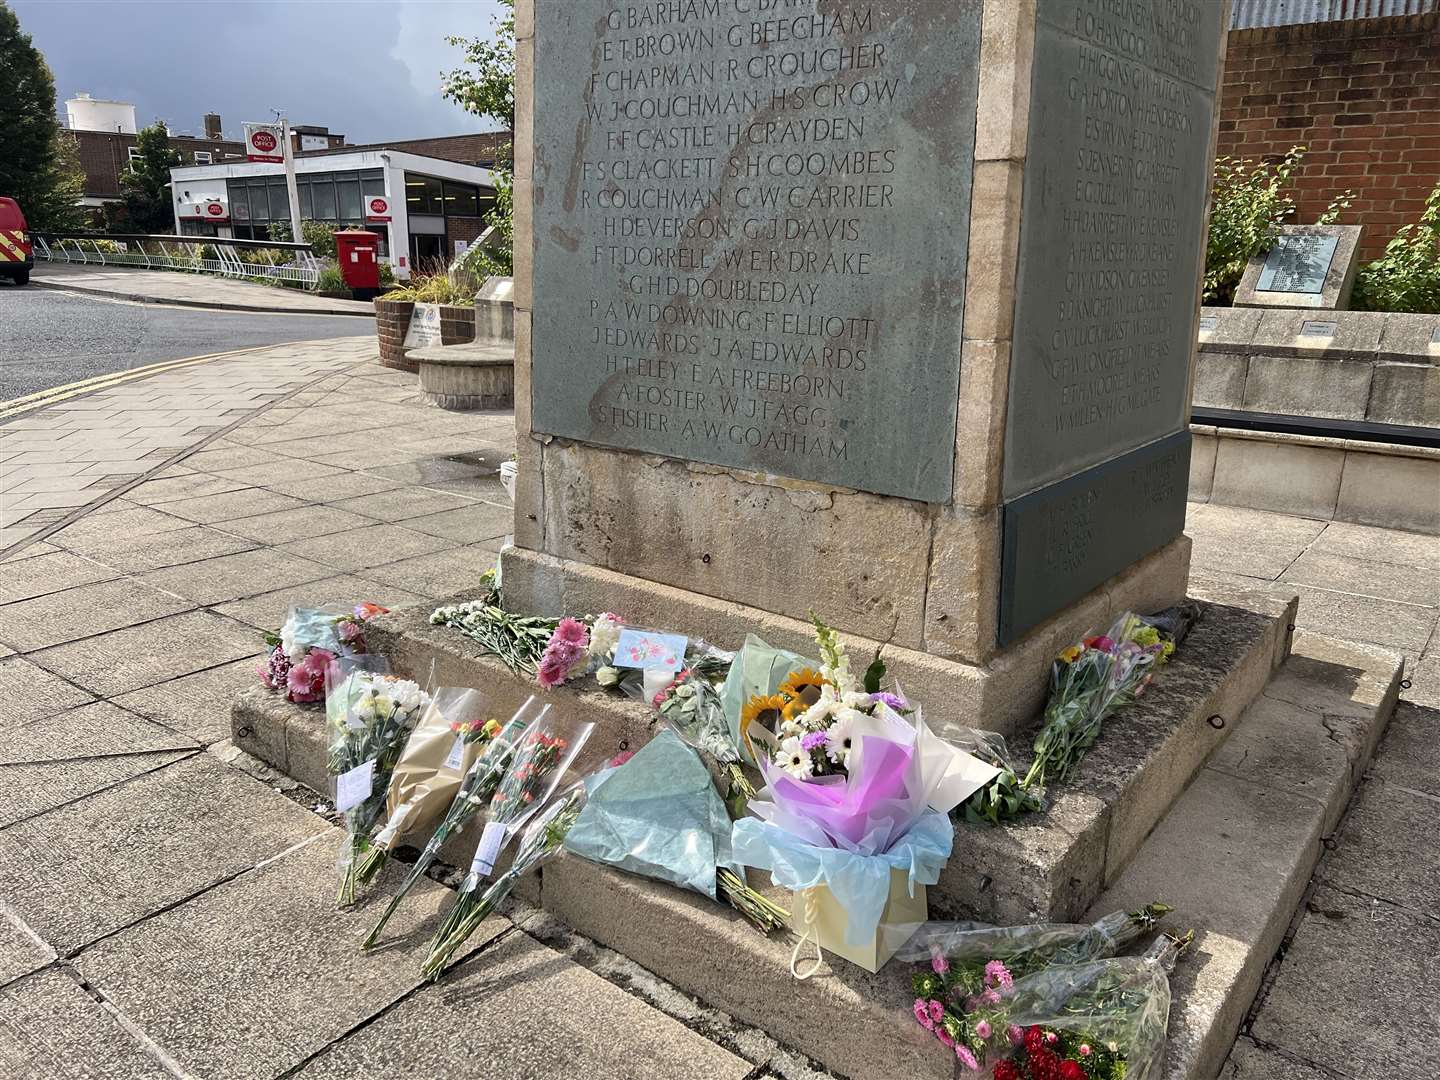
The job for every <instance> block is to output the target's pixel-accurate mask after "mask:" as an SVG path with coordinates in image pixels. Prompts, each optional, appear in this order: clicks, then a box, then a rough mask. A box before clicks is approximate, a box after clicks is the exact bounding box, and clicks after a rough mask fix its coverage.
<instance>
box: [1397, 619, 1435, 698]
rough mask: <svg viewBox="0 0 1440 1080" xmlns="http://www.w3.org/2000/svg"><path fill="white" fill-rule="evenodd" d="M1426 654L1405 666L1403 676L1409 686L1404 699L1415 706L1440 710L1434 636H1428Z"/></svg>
mask: <svg viewBox="0 0 1440 1080" xmlns="http://www.w3.org/2000/svg"><path fill="white" fill-rule="evenodd" d="M1427 652H1428V655H1426V656H1425V657H1423V658H1422V659H1420V660H1416V661H1414V662H1413V663H1411V664H1410V665H1408V666H1407V668H1406V672H1405V674H1406V677H1407V678H1408V679H1409V680H1410V686H1409V688H1408V689H1407V690H1405V692H1404V697H1405V699H1406V700H1407V701H1413V702H1414V703H1415V704H1417V705H1424V706H1426V707H1427V708H1431V709H1440V656H1436V655H1434V652H1435V635H1434V634H1431V635H1430V645H1429V646H1428V647H1427Z"/></svg>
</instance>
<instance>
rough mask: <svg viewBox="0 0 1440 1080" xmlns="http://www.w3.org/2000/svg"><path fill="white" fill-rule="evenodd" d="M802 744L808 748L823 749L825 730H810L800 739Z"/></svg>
mask: <svg viewBox="0 0 1440 1080" xmlns="http://www.w3.org/2000/svg"><path fill="white" fill-rule="evenodd" d="M800 745H801V746H802V747H803V748H804V749H806V750H821V749H823V748H824V746H825V732H823V731H810V732H807V733H806V734H805V736H804V737H803V738H801V740H800Z"/></svg>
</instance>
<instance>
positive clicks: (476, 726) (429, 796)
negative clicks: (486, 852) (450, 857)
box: [356, 686, 500, 885]
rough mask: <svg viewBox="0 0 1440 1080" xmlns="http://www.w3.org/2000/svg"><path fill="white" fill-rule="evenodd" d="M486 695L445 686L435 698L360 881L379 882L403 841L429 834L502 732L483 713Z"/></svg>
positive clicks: (399, 767)
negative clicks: (391, 855)
mask: <svg viewBox="0 0 1440 1080" xmlns="http://www.w3.org/2000/svg"><path fill="white" fill-rule="evenodd" d="M482 710H483V701H482V700H481V697H480V691H478V690H470V689H465V688H462V687H455V686H444V687H441V688H440V689H438V690H436V691H434V693H433V694H431V700H430V706H429V708H427V709H426V710H425V713H424V715H423V716H422V717H421V718H420V722H419V723H418V724H417V725H416V726H415V730H414V732H412V733H411V735H410V738H409V739H408V740H407V741H406V743H405V749H404V750H403V751H402V752H401V754H400V760H399V761H398V762H397V763H396V765H395V770H394V773H393V774H392V776H391V778H390V790H389V792H388V794H387V796H386V820H385V827H384V828H383V829H381V830H380V831H379V832H378V833H376V835H375V840H374V842H373V843H372V844H371V845H370V850H369V851H367V852H366V853H365V856H364V858H363V859H361V860H360V865H359V868H358V869H357V872H356V878H357V880H358V881H359V883H360V884H361V885H368V884H369V883H370V882H371V881H372V880H374V878H375V875H377V874H378V873H379V872H380V870H381V869H382V868H383V867H384V865H385V861H386V860H387V859H388V858H389V856H390V851H391V849H392V848H393V847H394V846H395V845H397V844H398V843H399V842H400V841H401V840H402V839H405V838H407V837H409V836H414V835H415V834H417V833H423V832H429V831H430V830H431V829H433V828H434V827H435V824H436V823H437V822H438V821H439V819H440V817H441V815H443V814H444V813H445V810H446V808H447V807H449V806H450V804H451V802H452V800H453V799H454V797H455V793H456V791H457V790H459V788H460V784H461V781H462V780H463V779H464V777H465V775H466V773H467V772H468V771H469V768H470V765H471V764H472V763H473V762H474V761H475V759H476V758H477V757H478V756H479V755H480V753H481V752H482V751H483V749H484V748H485V747H486V746H487V745H489V743H490V741H491V740H492V739H494V737H495V736H496V735H498V734H499V733H500V721H498V720H491V719H486V718H485V716H484V715H483V711H482Z"/></svg>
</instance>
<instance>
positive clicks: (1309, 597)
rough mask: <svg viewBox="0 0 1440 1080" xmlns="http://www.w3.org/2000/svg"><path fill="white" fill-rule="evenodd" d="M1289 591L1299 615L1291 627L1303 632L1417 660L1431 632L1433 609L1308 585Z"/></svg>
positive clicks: (1434, 618) (1435, 613) (1433, 620)
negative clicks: (1297, 602)
mask: <svg viewBox="0 0 1440 1080" xmlns="http://www.w3.org/2000/svg"><path fill="white" fill-rule="evenodd" d="M1293 588H1294V589H1295V591H1296V592H1298V593H1299V594H1300V612H1299V615H1298V617H1297V618H1296V620H1295V625H1296V626H1298V627H1300V628H1301V629H1304V630H1314V631H1316V632H1317V633H1321V634H1326V635H1329V636H1330V637H1337V638H1345V639H1346V640H1349V641H1371V642H1374V643H1375V644H1377V645H1388V646H1390V647H1391V648H1395V649H1399V650H1401V651H1403V652H1405V653H1406V654H1407V655H1409V656H1419V655H1420V651H1421V650H1422V649H1424V648H1425V643H1426V642H1428V641H1429V640H1430V634H1431V633H1432V632H1433V631H1434V629H1435V623H1436V616H1437V611H1436V609H1435V608H1431V607H1420V606H1418V605H1415V604H1402V603H1397V602H1396V601H1394V600H1380V599H1377V598H1375V597H1373V596H1356V595H1353V594H1351V593H1343V592H1332V591H1330V590H1329V589H1316V588H1312V587H1311V586H1309V585H1295V586H1293Z"/></svg>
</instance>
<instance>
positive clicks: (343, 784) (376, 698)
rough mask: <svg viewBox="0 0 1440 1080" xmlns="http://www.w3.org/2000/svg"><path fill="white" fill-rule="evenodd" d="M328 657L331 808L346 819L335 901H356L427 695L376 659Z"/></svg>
mask: <svg viewBox="0 0 1440 1080" xmlns="http://www.w3.org/2000/svg"><path fill="white" fill-rule="evenodd" d="M359 659H360V660H362V661H366V663H365V664H364V665H363V666H362V664H361V663H360V662H359V661H355V662H349V663H347V662H346V661H344V660H336V661H332V662H331V664H330V666H329V672H330V674H329V679H328V682H329V687H328V690H327V693H326V696H325V716H326V728H327V731H328V743H329V752H328V755H327V765H328V767H329V771H330V774H331V776H333V777H334V778H335V809H336V810H337V811H338V812H339V813H340V814H341V815H342V817H343V818H344V820H345V832H346V839H345V846H344V849H343V851H342V853H341V857H340V891H339V902H340V903H341V904H342V905H345V904H352V903H354V902H355V895H356V890H357V888H358V886H359V883H360V882H359V868H360V863H361V861H362V860H363V859H364V857H365V855H366V853H367V852H368V851H369V849H370V845H371V840H372V838H373V836H374V834H375V830H376V828H377V826H378V824H379V821H380V818H381V817H382V815H383V814H384V812H385V800H386V796H387V794H388V792H389V790H390V779H391V776H392V775H393V773H394V771H395V765H396V763H397V762H398V761H399V760H400V753H401V751H402V750H403V749H404V746H405V741H406V739H408V738H409V737H410V732H411V730H412V729H413V728H414V726H415V723H416V721H417V720H418V719H419V718H420V715H421V713H422V712H423V711H424V709H425V708H426V707H427V706H428V705H429V704H430V695H429V694H427V693H426V692H425V691H424V690H422V689H420V687H419V685H418V684H416V683H414V682H411V681H410V680H409V679H401V678H399V677H397V676H394V675H391V674H389V673H387V672H384V671H379V670H375V668H376V667H383V664H380V663H377V661H376V660H375V658H372V657H362V658H359Z"/></svg>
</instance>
